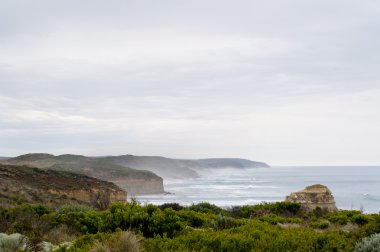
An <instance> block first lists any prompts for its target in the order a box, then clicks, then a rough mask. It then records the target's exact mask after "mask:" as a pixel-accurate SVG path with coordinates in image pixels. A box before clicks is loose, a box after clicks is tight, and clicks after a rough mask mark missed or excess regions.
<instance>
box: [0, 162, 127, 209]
mask: <svg viewBox="0 0 380 252" xmlns="http://www.w3.org/2000/svg"><path fill="white" fill-rule="evenodd" d="M126 199H127V193H126V192H125V191H124V190H122V189H120V188H119V187H118V186H116V185H115V184H113V183H110V182H106V181H102V180H99V179H95V178H91V177H88V176H84V175H80V174H75V173H71V172H65V171H53V170H42V169H38V168H30V167H26V166H13V165H2V164H0V206H1V207H10V206H15V205H18V204H22V203H32V204H45V205H48V206H51V207H57V206H60V205H63V204H72V203H79V204H86V205H90V206H93V207H95V208H98V209H105V208H106V207H107V206H108V205H109V204H110V203H112V202H126Z"/></svg>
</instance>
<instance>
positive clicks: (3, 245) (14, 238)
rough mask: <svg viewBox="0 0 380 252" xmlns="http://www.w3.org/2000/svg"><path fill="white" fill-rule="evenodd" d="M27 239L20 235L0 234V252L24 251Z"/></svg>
mask: <svg viewBox="0 0 380 252" xmlns="http://www.w3.org/2000/svg"><path fill="white" fill-rule="evenodd" d="M26 243H27V238H26V237H25V236H23V235H21V234H18V233H15V234H11V235H7V234H2V233H0V251H21V250H23V249H25V247H26Z"/></svg>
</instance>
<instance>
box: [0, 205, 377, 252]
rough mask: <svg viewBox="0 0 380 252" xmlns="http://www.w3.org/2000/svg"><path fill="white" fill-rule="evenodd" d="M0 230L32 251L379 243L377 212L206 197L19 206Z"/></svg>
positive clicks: (329, 247)
mask: <svg viewBox="0 0 380 252" xmlns="http://www.w3.org/2000/svg"><path fill="white" fill-rule="evenodd" d="M0 233H6V234H7V235H5V234H3V235H2V236H0V238H1V237H2V238H1V239H2V240H7V242H4V241H3V242H2V243H0V246H16V245H17V244H16V245H15V241H17V239H18V238H19V236H17V235H16V236H12V239H13V240H12V239H10V238H9V235H11V234H15V233H19V234H21V235H23V236H25V237H28V240H27V241H28V244H30V246H29V245H28V246H29V247H32V248H35V250H34V251H39V250H38V248H39V246H40V244H42V243H41V242H42V241H45V242H50V243H52V244H54V245H60V244H61V246H56V247H53V246H51V247H49V248H50V249H53V248H55V250H54V251H61V252H63V251H66V252H82V251H83V252H85V251H94V252H97V251H115V252H118V251H353V250H354V249H356V250H357V251H377V250H368V249H367V250H366V248H369V247H370V248H373V247H376V246H377V248H379V245H378V244H379V235H374V234H377V233H380V215H379V214H363V213H361V212H359V211H338V212H334V213H324V212H323V211H320V210H318V209H317V210H316V211H314V212H311V213H306V212H304V210H302V208H301V207H300V205H298V204H295V203H285V202H277V203H271V204H268V203H264V204H260V205H256V206H242V207H233V208H231V209H221V208H219V207H217V206H215V205H212V204H209V203H206V202H204V203H199V204H196V205H192V206H189V207H183V206H180V205H178V204H165V205H162V206H154V205H150V204H148V205H140V204H139V203H138V202H136V201H133V202H131V203H127V204H121V203H114V204H112V205H111V206H110V207H109V208H108V209H106V210H104V211H98V210H94V209H91V208H89V207H87V206H81V205H66V206H62V207H61V208H59V209H50V208H47V207H45V206H41V205H21V206H18V207H16V208H0ZM371 235H372V236H371ZM23 236H22V237H23ZM17 237H18V238H17ZM365 237H369V238H367V239H363V238H365ZM16 238H17V239H16ZM1 239H0V240H1ZM12 242H13V243H12ZM64 242H71V243H64ZM2 244H4V245H2ZM40 247H41V246H40ZM45 247H46V246H45ZM36 248H37V249H36ZM16 251H17V250H16ZM19 251H20V250H19Z"/></svg>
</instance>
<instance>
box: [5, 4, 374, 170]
mask: <svg viewBox="0 0 380 252" xmlns="http://www.w3.org/2000/svg"><path fill="white" fill-rule="evenodd" d="M0 14H1V15H0V55H1V57H0V118H1V120H0V155H4V156H8V155H9V156H13V155H18V154H22V153H26V152H49V153H56V154H59V153H78V154H85V155H106V154H124V153H133V154H139V155H165V156H169V157H182V158H197V157H211V156H214V157H222V156H235V157H244V158H250V159H256V160H262V161H266V162H268V163H271V164H379V162H380V156H379V155H378V153H377V142H378V140H379V139H380V133H379V131H378V130H377V129H378V128H379V126H380V112H379V111H378V108H379V107H380V99H379V98H380V82H379V80H380V74H379V71H378V66H377V65H378V64H377V63H378V62H379V60H380V50H379V49H380V48H379V47H380V43H379V42H380V41H379V40H380V32H379V27H380V15H379V14H380V3H378V2H377V1H364V2H363V1H362V2H358V1H343V0H342V1H334V2H331V1H324V0H322V1H316V2H305V1H296V0H286V1H281V2H279V1H265V2H263V1H237V2H236V1H235V2H234V3H232V2H230V1H210V0H209V1H163V2H162V1H160V2H157V1H139V2H135V1H108V2H107V3H106V2H104V1H80V2H78V1H64V2H59V3H58V2H56V1H47V0H46V1H38V0H37V1H33V3H32V2H28V1H17V0H15V1H8V2H7V3H3V4H2V8H1V10H0Z"/></svg>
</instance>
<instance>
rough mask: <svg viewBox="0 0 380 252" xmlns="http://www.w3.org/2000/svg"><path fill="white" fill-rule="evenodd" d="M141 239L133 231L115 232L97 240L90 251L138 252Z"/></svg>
mask: <svg viewBox="0 0 380 252" xmlns="http://www.w3.org/2000/svg"><path fill="white" fill-rule="evenodd" d="M139 250H140V239H139V238H138V237H137V236H136V235H134V234H132V233H131V232H128V231H126V232H121V233H115V234H113V235H112V236H111V237H110V238H109V239H107V240H104V241H99V240H96V241H95V242H94V245H93V246H92V248H91V249H90V252H138V251H139Z"/></svg>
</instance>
